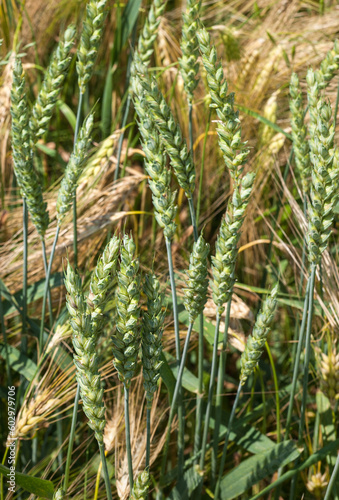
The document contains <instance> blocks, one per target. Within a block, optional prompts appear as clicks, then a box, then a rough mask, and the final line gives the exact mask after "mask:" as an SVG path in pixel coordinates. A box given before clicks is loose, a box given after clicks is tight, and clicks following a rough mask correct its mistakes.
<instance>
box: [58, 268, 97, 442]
mask: <svg viewBox="0 0 339 500" xmlns="http://www.w3.org/2000/svg"><path fill="white" fill-rule="evenodd" d="M65 286H66V290H67V298H66V300H67V309H68V313H69V316H70V323H71V327H72V330H73V338H72V340H73V347H74V350H75V354H74V364H75V367H76V377H77V381H78V384H79V385H80V395H81V399H82V401H83V409H84V412H85V415H86V416H87V418H88V425H89V426H90V428H91V429H93V431H94V433H95V437H96V439H97V441H98V443H103V432H104V428H105V423H106V420H105V407H104V402H103V398H104V389H103V387H102V384H101V376H100V373H99V369H98V355H97V350H96V339H95V338H94V336H93V335H92V327H91V317H90V315H89V314H88V313H87V303H86V300H85V297H84V294H83V290H82V285H81V279H80V277H79V275H78V274H77V273H76V272H75V271H74V270H73V269H72V267H71V265H70V263H69V262H68V263H67V272H66V275H65Z"/></svg>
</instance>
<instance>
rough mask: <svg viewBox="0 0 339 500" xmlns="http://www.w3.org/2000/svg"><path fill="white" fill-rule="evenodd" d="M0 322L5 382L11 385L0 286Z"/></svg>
mask: <svg viewBox="0 0 339 500" xmlns="http://www.w3.org/2000/svg"><path fill="white" fill-rule="evenodd" d="M0 323H1V333H2V337H3V339H4V344H5V357H6V371H7V381H8V382H7V383H8V385H9V386H11V385H12V377H11V368H10V365H9V353H8V343H7V333H6V326H5V321H4V312H3V307H2V294H1V287H0Z"/></svg>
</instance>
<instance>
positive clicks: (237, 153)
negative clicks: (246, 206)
mask: <svg viewBox="0 0 339 500" xmlns="http://www.w3.org/2000/svg"><path fill="white" fill-rule="evenodd" d="M197 37H198V40H199V47H200V51H201V54H202V62H203V65H204V67H205V70H206V73H207V83H208V88H209V91H210V96H211V100H212V102H211V104H210V107H211V108H214V109H215V110H216V112H217V115H218V118H219V120H220V121H219V122H218V127H217V133H218V137H219V147H220V149H221V151H222V152H223V156H224V160H225V163H226V165H227V167H228V169H229V171H230V175H231V176H232V178H233V179H234V181H235V182H236V183H237V182H238V180H239V177H240V174H241V171H242V166H243V165H244V163H245V162H246V161H247V157H248V155H249V149H248V148H247V146H246V142H242V140H241V123H240V120H239V112H238V111H235V110H234V93H230V94H227V91H228V85H227V81H226V78H224V71H223V68H222V65H221V63H220V62H219V63H218V62H217V51H216V48H215V47H214V46H213V45H211V40H210V35H209V34H208V32H207V31H206V29H205V28H201V29H199V31H198V33H197Z"/></svg>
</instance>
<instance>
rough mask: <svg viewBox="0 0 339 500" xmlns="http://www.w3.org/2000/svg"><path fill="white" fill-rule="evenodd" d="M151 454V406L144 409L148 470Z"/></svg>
mask: <svg viewBox="0 0 339 500" xmlns="http://www.w3.org/2000/svg"><path fill="white" fill-rule="evenodd" d="M150 455H151V408H147V410H146V469H147V470H149V465H150Z"/></svg>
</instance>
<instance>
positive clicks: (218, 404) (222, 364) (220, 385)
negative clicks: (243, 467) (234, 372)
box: [211, 294, 232, 487]
mask: <svg viewBox="0 0 339 500" xmlns="http://www.w3.org/2000/svg"><path fill="white" fill-rule="evenodd" d="M231 305H232V294H231V297H230V299H229V301H228V302H227V307H226V317H225V331H224V338H223V342H222V351H221V355H220V360H219V369H218V380H217V392H216V400H215V426H214V433H213V448H212V471H211V472H212V487H213V486H214V484H215V479H216V474H217V456H218V445H219V432H220V424H221V411H222V393H223V390H224V383H225V370H226V359H227V351H226V349H227V341H228V327H229V323H230V314H231ZM218 336H219V332H218Z"/></svg>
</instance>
